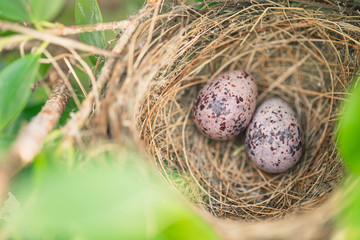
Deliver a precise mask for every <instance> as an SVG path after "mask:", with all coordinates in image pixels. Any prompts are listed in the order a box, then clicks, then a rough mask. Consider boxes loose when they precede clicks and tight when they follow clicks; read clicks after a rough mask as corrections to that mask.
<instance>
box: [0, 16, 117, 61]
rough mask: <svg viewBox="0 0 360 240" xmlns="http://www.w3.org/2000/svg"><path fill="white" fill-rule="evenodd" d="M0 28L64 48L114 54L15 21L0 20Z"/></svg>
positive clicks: (108, 54)
mask: <svg viewBox="0 0 360 240" xmlns="http://www.w3.org/2000/svg"><path fill="white" fill-rule="evenodd" d="M0 29H1V30H2V31H7V30H10V31H14V32H17V33H22V34H25V35H27V36H30V37H32V38H35V39H40V40H42V41H45V42H50V43H52V44H56V45H59V46H62V47H64V48H68V47H71V48H73V49H76V50H81V51H85V52H92V53H94V54H100V55H104V56H107V57H109V56H114V54H113V53H111V52H109V51H106V50H102V49H99V48H97V47H94V46H91V45H88V44H85V43H81V42H79V41H76V40H73V39H68V38H62V37H59V36H55V35H52V34H49V33H46V32H40V31H37V30H34V29H31V28H27V27H23V26H20V25H19V24H16V23H10V22H6V21H0Z"/></svg>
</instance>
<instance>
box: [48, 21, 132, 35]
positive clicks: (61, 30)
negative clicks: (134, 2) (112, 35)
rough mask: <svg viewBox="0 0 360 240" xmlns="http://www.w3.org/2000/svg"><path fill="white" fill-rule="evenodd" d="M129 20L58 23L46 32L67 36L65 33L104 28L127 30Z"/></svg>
mask: <svg viewBox="0 0 360 240" xmlns="http://www.w3.org/2000/svg"><path fill="white" fill-rule="evenodd" d="M130 24H131V23H130V21H129V20H123V21H118V22H108V23H96V24H91V25H82V26H64V25H58V26H57V27H56V28H53V29H49V30H46V31H44V32H46V33H49V34H52V35H58V36H65V35H75V34H79V33H86V32H95V31H104V30H118V29H119V30H125V29H126V28H128V26H129V25H130Z"/></svg>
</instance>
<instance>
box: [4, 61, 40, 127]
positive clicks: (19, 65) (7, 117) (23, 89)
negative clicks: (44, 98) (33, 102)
mask: <svg viewBox="0 0 360 240" xmlns="http://www.w3.org/2000/svg"><path fill="white" fill-rule="evenodd" d="M38 60H39V56H36V55H33V54H30V55H27V56H26V57H24V58H21V59H18V60H16V61H15V62H13V63H11V64H10V65H8V66H7V67H6V68H5V69H4V70H3V71H2V72H1V73H0V132H1V131H2V130H3V129H4V127H5V126H7V125H8V124H9V123H10V121H11V120H13V119H14V118H15V117H16V116H17V115H18V114H19V113H20V112H21V110H22V109H23V108H24V107H25V105H26V102H27V100H28V99H29V96H30V93H31V84H32V82H33V81H34V79H35V77H36V74H37V72H38V69H39V61H38Z"/></svg>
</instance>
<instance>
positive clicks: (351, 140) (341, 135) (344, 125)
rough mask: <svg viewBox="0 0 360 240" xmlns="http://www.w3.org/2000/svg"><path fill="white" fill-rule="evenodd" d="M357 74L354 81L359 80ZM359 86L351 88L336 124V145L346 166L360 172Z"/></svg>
mask: <svg viewBox="0 0 360 240" xmlns="http://www.w3.org/2000/svg"><path fill="white" fill-rule="evenodd" d="M359 78H360V76H359V75H357V76H356V79H355V82H358V81H359ZM359 138H360V87H357V88H356V89H353V91H352V92H351V95H350V98H349V99H348V101H347V102H346V103H345V105H344V108H343V118H342V119H341V121H340V123H339V126H338V145H339V148H340V152H341V154H342V156H343V158H344V160H345V162H346V164H347V166H348V168H349V169H350V170H351V171H353V172H354V173H357V174H360V147H359Z"/></svg>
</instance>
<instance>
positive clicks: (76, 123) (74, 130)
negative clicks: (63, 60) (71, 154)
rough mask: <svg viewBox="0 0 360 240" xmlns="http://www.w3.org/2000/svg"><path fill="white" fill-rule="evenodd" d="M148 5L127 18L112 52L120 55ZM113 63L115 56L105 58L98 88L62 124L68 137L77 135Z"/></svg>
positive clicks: (146, 10)
mask: <svg viewBox="0 0 360 240" xmlns="http://www.w3.org/2000/svg"><path fill="white" fill-rule="evenodd" d="M149 7H151V5H150V4H147V5H145V7H144V8H143V9H141V10H140V11H139V12H138V13H137V14H136V15H135V16H134V17H132V18H130V19H129V25H128V26H127V28H126V29H125V31H124V32H123V33H122V34H121V37H120V39H119V40H118V42H117V44H116V45H115V47H114V48H113V50H112V53H113V54H116V55H120V54H121V53H122V52H123V51H124V49H125V47H126V45H127V44H128V42H129V39H130V38H131V36H132V35H133V33H134V32H135V30H136V28H137V27H138V26H139V24H140V23H141V22H143V21H144V20H145V19H147V18H148V17H150V15H151V13H152V11H149ZM151 8H152V7H151ZM151 8H150V9H151ZM114 63H115V58H108V59H107V61H106V62H105V64H104V66H103V68H102V70H101V73H100V76H99V78H98V80H97V86H98V89H96V88H94V89H93V90H92V91H91V92H90V93H89V95H88V97H87V98H86V99H85V100H83V102H82V104H81V107H80V109H79V111H78V112H77V113H76V114H75V115H74V116H73V118H72V119H71V120H69V121H68V122H67V124H66V125H65V126H64V128H63V132H64V134H65V135H68V136H70V137H76V136H78V131H79V129H80V128H81V127H82V126H83V124H84V122H85V120H86V119H87V117H88V116H89V115H90V114H91V112H92V109H93V104H94V99H95V96H96V93H95V91H98V90H101V89H102V88H103V87H104V86H105V83H106V81H107V80H108V78H109V76H110V73H111V70H112V67H113V65H114Z"/></svg>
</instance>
